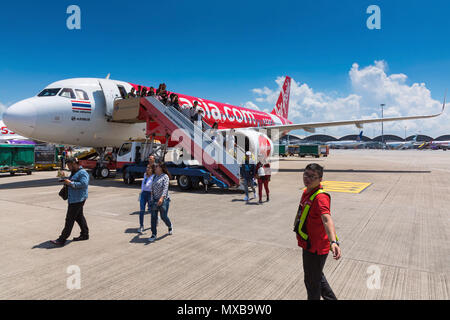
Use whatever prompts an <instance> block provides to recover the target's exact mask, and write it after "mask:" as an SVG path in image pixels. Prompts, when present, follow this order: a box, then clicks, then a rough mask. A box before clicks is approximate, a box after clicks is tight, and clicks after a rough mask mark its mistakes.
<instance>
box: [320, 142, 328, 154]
mask: <svg viewBox="0 0 450 320" xmlns="http://www.w3.org/2000/svg"><path fill="white" fill-rule="evenodd" d="M319 149H320V155H321V156H322V157H328V155H329V154H330V146H327V145H326V144H322V145H320V146H319Z"/></svg>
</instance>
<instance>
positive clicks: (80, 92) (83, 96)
mask: <svg viewBox="0 0 450 320" xmlns="http://www.w3.org/2000/svg"><path fill="white" fill-rule="evenodd" d="M75 92H76V93H77V99H79V100H89V97H88V95H87V93H86V92H85V91H84V90H81V89H75Z"/></svg>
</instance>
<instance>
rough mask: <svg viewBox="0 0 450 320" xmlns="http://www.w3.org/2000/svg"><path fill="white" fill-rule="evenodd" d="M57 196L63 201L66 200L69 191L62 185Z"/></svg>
mask: <svg viewBox="0 0 450 320" xmlns="http://www.w3.org/2000/svg"><path fill="white" fill-rule="evenodd" d="M58 195H59V196H60V197H61V198H62V199H63V200H67V198H69V189H68V187H67V185H64V186H63V187H62V189H61V190H60V191H59V193H58Z"/></svg>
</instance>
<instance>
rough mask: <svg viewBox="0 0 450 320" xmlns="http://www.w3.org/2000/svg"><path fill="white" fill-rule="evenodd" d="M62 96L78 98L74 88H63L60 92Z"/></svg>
mask: <svg viewBox="0 0 450 320" xmlns="http://www.w3.org/2000/svg"><path fill="white" fill-rule="evenodd" d="M59 95H60V96H61V97H65V98H69V99H76V98H75V93H73V90H72V89H69V88H64V89H62V90H61V93H60V94H59Z"/></svg>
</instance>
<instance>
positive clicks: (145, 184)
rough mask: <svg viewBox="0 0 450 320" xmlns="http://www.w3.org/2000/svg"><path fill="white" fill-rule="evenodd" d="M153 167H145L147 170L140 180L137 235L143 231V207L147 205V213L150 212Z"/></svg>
mask: <svg viewBox="0 0 450 320" xmlns="http://www.w3.org/2000/svg"><path fill="white" fill-rule="evenodd" d="M153 172H154V166H152V165H150V164H149V165H147V169H146V170H145V174H144V180H142V185H141V196H140V204H141V211H140V212H139V225H140V226H139V233H142V232H143V231H144V213H145V205H147V208H148V211H151V200H152V183H153V179H154V177H155V175H154V174H153Z"/></svg>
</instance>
